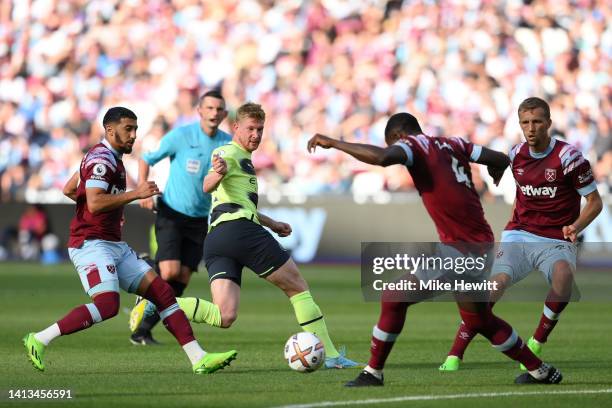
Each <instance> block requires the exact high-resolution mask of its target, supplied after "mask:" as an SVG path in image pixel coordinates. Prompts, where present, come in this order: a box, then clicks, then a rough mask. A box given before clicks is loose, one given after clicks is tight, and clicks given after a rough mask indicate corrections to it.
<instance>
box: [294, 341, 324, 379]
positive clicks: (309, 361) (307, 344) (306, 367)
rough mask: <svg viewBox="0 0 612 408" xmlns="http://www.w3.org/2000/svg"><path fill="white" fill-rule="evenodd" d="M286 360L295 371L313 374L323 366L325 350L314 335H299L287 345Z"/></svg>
mask: <svg viewBox="0 0 612 408" xmlns="http://www.w3.org/2000/svg"><path fill="white" fill-rule="evenodd" d="M285 360H287V363H288V364H289V367H291V368H292V369H293V370H295V371H299V372H300V373H311V372H313V371H315V370H316V369H318V368H319V367H321V365H323V362H324V361H325V348H324V347H323V343H322V342H321V340H319V338H318V337H317V336H315V335H314V334H312V333H308V332H301V333H297V334H294V335H293V336H291V337H289V340H287V343H285Z"/></svg>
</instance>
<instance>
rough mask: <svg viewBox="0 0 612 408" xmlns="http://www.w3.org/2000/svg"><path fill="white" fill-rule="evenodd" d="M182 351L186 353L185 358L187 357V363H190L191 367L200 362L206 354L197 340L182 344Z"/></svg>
mask: <svg viewBox="0 0 612 408" xmlns="http://www.w3.org/2000/svg"><path fill="white" fill-rule="evenodd" d="M183 350H185V353H187V357H189V361H191V364H192V365H193V364H195V363H197V362H198V361H200V360H201V359H202V357H204V356H205V355H206V352H205V351H204V350H203V349H202V347H200V344H198V341H197V340H193V341H190V342H189V343H187V344H184V345H183Z"/></svg>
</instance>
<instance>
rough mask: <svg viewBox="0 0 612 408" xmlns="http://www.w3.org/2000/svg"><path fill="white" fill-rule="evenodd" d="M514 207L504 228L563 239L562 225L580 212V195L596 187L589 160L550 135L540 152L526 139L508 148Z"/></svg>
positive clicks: (588, 192) (590, 191) (567, 223)
mask: <svg viewBox="0 0 612 408" xmlns="http://www.w3.org/2000/svg"><path fill="white" fill-rule="evenodd" d="M510 160H511V168H512V175H513V176H514V179H515V181H516V198H515V208H514V213H513V214H512V219H511V220H510V222H509V223H508V225H506V230H522V231H527V232H531V233H533V234H536V235H539V236H542V237H546V238H553V239H564V238H563V231H562V228H563V227H564V226H566V225H570V224H571V223H573V222H574V221H575V220H576V218H578V215H579V214H580V196H586V195H588V194H590V193H592V192H593V191H595V190H596V189H597V186H596V184H595V180H594V179H593V171H592V170H591V165H590V164H589V161H588V160H587V159H585V158H584V156H582V153H580V151H578V150H577V149H576V148H575V147H574V146H572V145H570V144H568V143H566V142H564V141H561V140H557V139H554V138H552V139H551V141H550V145H549V146H548V148H547V149H546V150H545V151H544V152H541V153H534V152H531V151H530V149H529V146H528V145H527V143H521V144H519V145H516V146H515V147H513V148H512V149H511V151H510Z"/></svg>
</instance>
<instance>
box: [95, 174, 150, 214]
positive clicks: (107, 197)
mask: <svg viewBox="0 0 612 408" xmlns="http://www.w3.org/2000/svg"><path fill="white" fill-rule="evenodd" d="M85 194H86V196H87V209H88V210H89V212H90V213H92V214H96V213H100V212H105V211H111V210H114V209H115V208H117V207H121V206H123V205H126V204H128V203H130V202H132V201H134V200H138V199H139V198H140V199H143V198H148V197H152V196H154V195H156V194H159V188H158V187H157V184H155V182H154V181H145V182H142V183H139V184H138V186H137V187H136V189H135V190H132V191H126V192H125V193H121V194H109V193H107V192H106V191H105V190H104V189H102V188H97V187H92V188H87V189H85Z"/></svg>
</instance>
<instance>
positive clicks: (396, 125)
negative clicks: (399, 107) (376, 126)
mask: <svg viewBox="0 0 612 408" xmlns="http://www.w3.org/2000/svg"><path fill="white" fill-rule="evenodd" d="M398 132H401V133H408V134H410V135H416V134H421V133H423V131H422V130H421V125H419V121H418V120H417V118H415V117H414V116H412V115H411V114H409V113H407V112H401V113H396V114H394V115H392V116H391V117H390V118H389V120H388V121H387V126H385V139H386V138H387V137H389V136H391V135H393V134H395V133H398Z"/></svg>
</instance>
